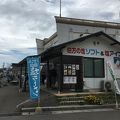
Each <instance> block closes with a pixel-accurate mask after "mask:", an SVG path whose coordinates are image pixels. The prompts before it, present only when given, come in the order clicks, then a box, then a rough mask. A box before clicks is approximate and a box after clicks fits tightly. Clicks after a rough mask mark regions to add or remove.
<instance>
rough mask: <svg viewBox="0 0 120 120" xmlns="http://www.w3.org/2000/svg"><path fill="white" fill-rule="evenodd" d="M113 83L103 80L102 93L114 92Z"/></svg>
mask: <svg viewBox="0 0 120 120" xmlns="http://www.w3.org/2000/svg"><path fill="white" fill-rule="evenodd" d="M113 87H114V86H113V81H112V80H102V81H101V91H107V92H110V91H112V90H113Z"/></svg>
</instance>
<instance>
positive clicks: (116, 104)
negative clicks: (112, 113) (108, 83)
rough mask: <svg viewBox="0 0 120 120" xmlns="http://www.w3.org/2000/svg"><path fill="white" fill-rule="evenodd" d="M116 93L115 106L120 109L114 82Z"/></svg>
mask: <svg viewBox="0 0 120 120" xmlns="http://www.w3.org/2000/svg"><path fill="white" fill-rule="evenodd" d="M114 92H115V93H114V94H115V102H116V103H115V106H116V109H118V108H119V106H118V100H117V94H116V89H115V84H114Z"/></svg>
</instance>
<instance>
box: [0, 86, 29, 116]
mask: <svg viewBox="0 0 120 120" xmlns="http://www.w3.org/2000/svg"><path fill="white" fill-rule="evenodd" d="M24 94H25V93H24ZM25 96H26V95H22V97H21V95H20V93H19V92H18V86H14V85H8V86H4V87H2V88H0V114H2V113H14V112H16V105H17V104H19V103H20V102H21V101H22V99H23V98H24V99H25ZM26 99H27V98H26Z"/></svg>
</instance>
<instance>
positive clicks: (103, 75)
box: [83, 57, 105, 78]
mask: <svg viewBox="0 0 120 120" xmlns="http://www.w3.org/2000/svg"><path fill="white" fill-rule="evenodd" d="M85 59H91V60H92V67H93V75H92V76H87V75H86V76H85V66H84V60H85ZM95 60H102V62H103V64H102V65H103V66H102V68H103V74H102V75H100V76H96V75H95ZM83 68H84V78H104V77H105V67H104V58H94V57H84V58H83Z"/></svg>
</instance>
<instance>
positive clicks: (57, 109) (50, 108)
mask: <svg viewBox="0 0 120 120" xmlns="http://www.w3.org/2000/svg"><path fill="white" fill-rule="evenodd" d="M36 108H37V107H36ZM36 108H35V107H31V108H22V109H21V112H26V113H27V112H28V113H31V112H36ZM39 108H40V112H50V111H63V110H64V111H65V110H85V109H103V108H114V109H115V108H116V107H115V104H109V105H83V106H78V105H77V106H51V107H39Z"/></svg>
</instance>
